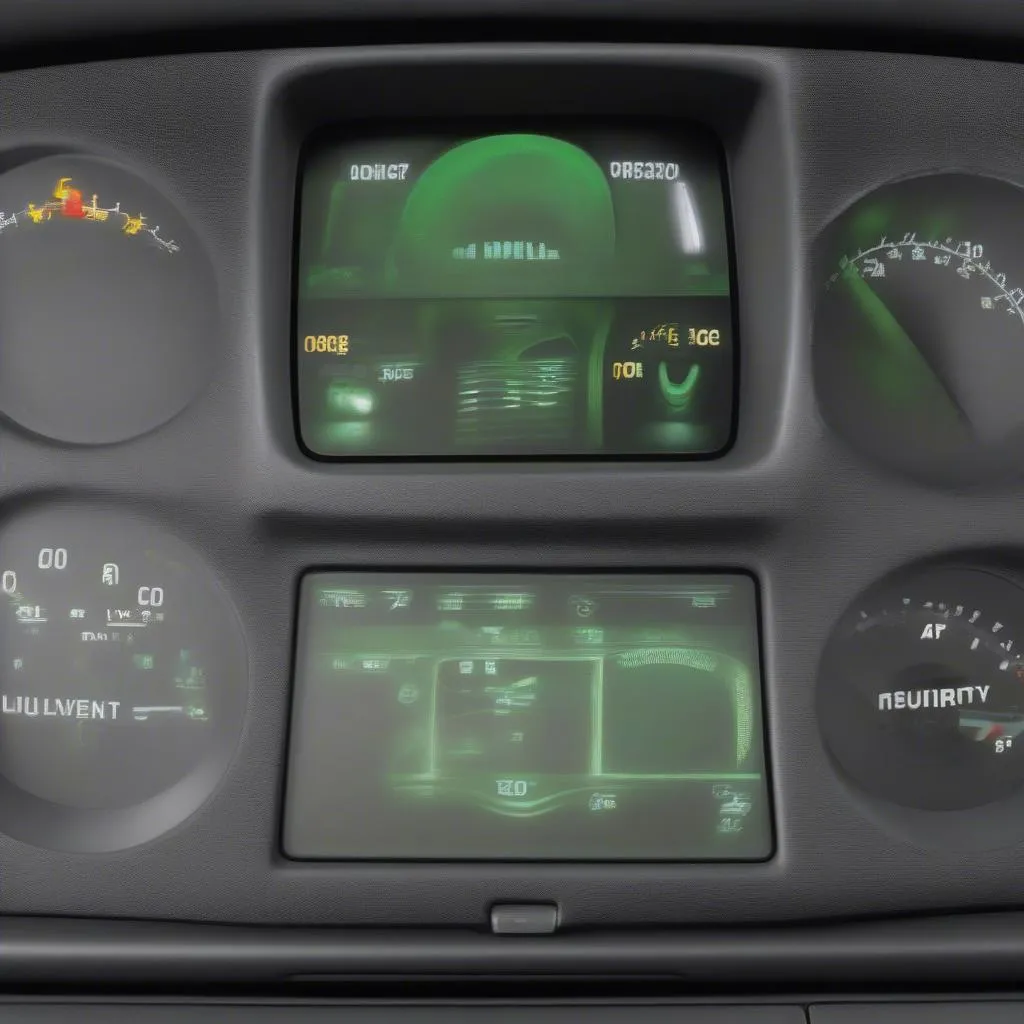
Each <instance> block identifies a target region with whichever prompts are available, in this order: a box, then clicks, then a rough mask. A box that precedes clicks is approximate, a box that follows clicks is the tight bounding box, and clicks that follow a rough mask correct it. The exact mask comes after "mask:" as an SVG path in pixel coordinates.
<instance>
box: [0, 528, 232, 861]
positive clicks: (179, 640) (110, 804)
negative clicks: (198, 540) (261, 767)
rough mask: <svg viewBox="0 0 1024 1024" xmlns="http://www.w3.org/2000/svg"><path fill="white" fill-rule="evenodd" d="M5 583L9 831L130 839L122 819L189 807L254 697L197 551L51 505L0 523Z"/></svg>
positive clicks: (142, 822)
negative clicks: (248, 694)
mask: <svg viewBox="0 0 1024 1024" xmlns="http://www.w3.org/2000/svg"><path fill="white" fill-rule="evenodd" d="M0 591H2V593H0V598H2V600H0V654H2V661H0V712H2V713H0V829H2V830H4V831H9V832H11V833H12V834H14V835H17V836H19V837H22V836H23V837H25V838H27V839H29V840H30V841H36V842H40V843H41V845H54V846H58V847H65V846H66V847H70V848H78V847H84V848H92V847H93V846H94V845H95V844H97V843H99V844H106V843H108V842H109V843H112V844H113V845H114V846H119V845H130V841H129V842H123V841H122V840H120V839H118V838H117V835H118V833H119V831H121V832H122V835H131V836H132V837H133V839H132V840H131V841H139V839H140V838H142V839H144V838H148V836H147V835H146V833H147V832H148V831H152V829H153V828H156V830H157V831H163V830H164V829H165V828H168V827H170V826H171V825H173V824H175V823H176V820H180V818H181V817H184V816H185V815H187V814H188V813H190V812H191V811H192V810H194V809H195V807H196V806H198V803H199V802H201V800H202V799H204V798H205V797H206V796H207V795H208V794H209V789H210V786H211V783H212V782H215V781H216V778H217V777H218V776H219V772H220V769H222V767H223V765H224V764H225V763H226V758H227V757H228V756H230V753H231V751H232V749H233V746H234V743H233V740H234V737H235V736H236V735H237V730H238V726H239V723H240V717H241V709H242V708H243V706H244V695H245V655H244V651H243V648H242V644H241V639H240V636H239V627H238V624H237V620H236V617H235V614H234V612H233V610H232V608H231V607H230V605H229V604H228V602H227V599H226V597H225V596H224V594H223V593H222V592H221V590H220V588H219V587H218V585H217V584H216V582H215V581H214V580H213V579H212V578H211V576H210V573H209V571H208V570H207V569H206V568H205V567H204V566H203V564H202V563H201V562H200V560H199V559H198V558H197V557H196V556H195V555H194V554H193V553H192V552H191V551H189V550H188V549H187V548H186V547H185V546H184V545H182V544H181V543H180V542H179V541H177V540H175V539H174V538H172V537H170V536H168V535H166V534H163V533H160V532H158V531H156V530H153V529H150V528H147V527H143V526H140V525H138V524H136V523H135V522H133V521H129V522H122V521H119V520H117V519H112V518H110V517H107V516H104V515H100V514H98V513H95V512H71V511H67V512H64V511H62V512H58V513H46V514H43V515H40V516H37V517H31V518H28V519H26V520H23V521H21V522H19V523H17V524H15V525H14V526H12V527H10V528H9V529H8V530H7V531H6V532H5V533H3V535H2V536H0ZM168 794H171V797H170V799H169V803H167V804H166V806H165V807H164V812H163V813H166V814H168V815H170V817H169V818H167V817H163V818H162V816H161V813H157V803H158V802H159V801H161V800H162V799H163V798H165V797H167V795H168ZM136 814H137V817H135V818H134V820H133V817H132V816H133V815H136ZM118 822H120V823H121V824H122V825H124V826H125V827H126V828H127V832H125V831H124V830H123V829H120V830H119V828H118V827H117V823H118ZM147 822H148V824H146V823H147ZM136 828H137V829H138V831H137V832H136V831H134V829H136Z"/></svg>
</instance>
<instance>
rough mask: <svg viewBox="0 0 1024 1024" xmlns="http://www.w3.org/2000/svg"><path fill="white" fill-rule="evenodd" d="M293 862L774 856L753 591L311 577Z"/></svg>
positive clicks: (514, 578)
mask: <svg viewBox="0 0 1024 1024" xmlns="http://www.w3.org/2000/svg"><path fill="white" fill-rule="evenodd" d="M284 847H285V852H286V853H287V854H288V855H289V856H291V857H294V858H300V859H302V858H306V859H336V860H343V859H360V860H372V859H380V860H383V859H387V860H677V861H678V860H761V859H764V858H766V857H767V856H769V855H770V853H771V850H772V830H771V814H770V806H769V797H768V786H767V778H766V770H765V762H764V744H763V726H762V719H761V681H760V671H759V657H758V648H757V613H756V596H755V588H754V584H753V581H752V580H750V579H749V578H748V577H745V576H704V575H700V576H697V575H692V576H683V577H669V576H647V577H641V576H623V575H601V576H598V575H572V576H555V575H533V576H523V575H507V574H501V575H497V574H477V573H473V574H469V573H463V574H457V575H455V574H444V575H442V574H424V573H407V574H395V575H393V576H392V575H387V576H385V575H383V574H379V573H374V574H369V573H361V574H360V573H315V574H312V575H309V576H307V577H306V579H305V581H304V583H303V587H302V597H301V606H300V614H299V629H298V648H297V659H296V678H295V698H294V709H293V715H292V736H291V754H290V763H289V773H288V788H287V799H286V805H285V825H284Z"/></svg>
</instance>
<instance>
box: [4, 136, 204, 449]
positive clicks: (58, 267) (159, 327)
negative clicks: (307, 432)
mask: <svg viewBox="0 0 1024 1024" xmlns="http://www.w3.org/2000/svg"><path fill="white" fill-rule="evenodd" d="M212 282H213V273H212V269H211V266H210V263H209V260H208V259H207V257H206V255H205V253H204V251H203V247H202V244H201V243H200V241H199V239H198V237H197V236H196V234H195V233H194V232H193V231H192V230H191V229H190V227H189V226H188V224H187V223H186V222H185V219H184V217H183V216H182V214H181V213H180V212H179V211H178V210H177V209H175V207H174V206H173V205H172V203H171V202H170V201H169V200H168V199H167V198H165V197H164V196H163V195H162V194H161V193H160V192H159V191H158V190H157V189H156V188H154V186H153V185H151V184H149V183H148V182H146V181H144V180H143V179H141V178H140V177H138V176H137V175H135V174H133V173H131V172H130V171H127V170H125V169H124V168H122V167H120V166H118V165H117V164H113V163H111V162H109V161H106V160H99V159H95V158H92V157H87V156H60V157H57V156H52V157H46V158H45V159H42V160H36V161H33V162H30V163H27V164H23V165H21V166H19V167H16V168H14V169H12V170H10V171H7V172H6V173H4V174H3V175H0V413H3V414H5V415H6V416H8V417H9V418H10V419H12V420H14V421H15V422H16V423H19V424H20V425H21V426H23V427H25V428H26V429H27V430H30V431H32V432H33V433H36V434H40V435H43V436H45V437H48V438H51V439H54V440H57V441H64V442H72V443H75V444H104V443H110V442H116V441H124V440H127V439H128V438H132V437H136V436H137V435H139V434H142V433H145V432H147V431H149V430H152V429H153V428H155V427H158V426H160V425H161V424H163V423H166V422H167V421H168V420H169V419H171V418H172V417H173V416H175V415H177V414H178V413H179V412H181V410H182V409H184V408H185V406H186V405H188V403H189V402H190V401H191V400H192V399H193V398H194V397H195V396H196V395H197V394H198V393H199V391H200V389H201V388H202V387H203V386H204V385H205V384H206V382H207V380H208V378H209V373H210V365H211V362H210V355H211V352H212V350H213V342H214V333H215V330H216V315H217V298H216V293H215V291H214V287H213V284H212Z"/></svg>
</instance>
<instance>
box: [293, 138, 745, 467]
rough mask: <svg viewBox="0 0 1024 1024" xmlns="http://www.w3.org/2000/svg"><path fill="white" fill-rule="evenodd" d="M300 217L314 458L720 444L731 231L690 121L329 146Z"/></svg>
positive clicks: (727, 360) (666, 450)
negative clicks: (661, 129)
mask: <svg viewBox="0 0 1024 1024" xmlns="http://www.w3.org/2000/svg"><path fill="white" fill-rule="evenodd" d="M299 233H300V239H299V264H298V281H297V303H296V337H295V349H296V366H297V375H298V403H299V409H298V411H299V425H300V431H301V436H302V441H303V443H304V445H305V447H306V448H307V449H308V450H309V451H310V452H311V453H313V454H315V455H320V456H326V457H336V458H358V457H386V456H390V457H400V456H407V457H414V456H426V457H441V458H450V457H460V456H461V457H482V456H487V457H501V456H534V457H536V456H588V455H589V456H597V455H602V454H608V455H615V454H618V455H634V456H649V455H675V456H685V455H712V454H716V453H719V452H721V451H723V450H724V449H725V448H726V447H728V444H729V442H730V439H731V436H732V425H733V392H734V361H735V360H734V350H733V348H734V336H733V319H732V305H731V299H730V248H729V241H728V231H727V228H726V215H725V197H724V188H723V171H722V161H721V155H720V151H719V148H718V145H717V142H716V140H715V139H713V138H712V137H710V136H709V135H707V134H705V133H704V132H703V131H700V130H697V129H696V128H693V129H689V130H679V129H674V130H673V131H672V133H671V135H668V134H653V133H650V132H638V131H628V132H623V131H586V130H576V131H569V132H564V133H563V132H557V133H543V134H531V133H527V132H511V133H505V134H494V135H477V136H472V137H467V136H465V135H463V136H455V135H434V136H423V135H413V136H408V137H387V138H373V139H364V140H361V141H346V142H343V143H334V144H329V145H321V146H320V147H319V148H315V149H313V150H312V151H311V154H310V156H309V157H308V159H307V160H306V164H305V170H304V175H303V183H302V190H301V215H300V228H299Z"/></svg>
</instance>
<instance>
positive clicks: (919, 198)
mask: <svg viewBox="0 0 1024 1024" xmlns="http://www.w3.org/2000/svg"><path fill="white" fill-rule="evenodd" d="M1022 217H1024V191H1022V190H1021V189H1018V188H1017V187H1015V186H1013V185H1009V184H1007V183H1005V182H1002V181H997V180H995V179H991V178H982V177H976V176H970V175H964V174H942V175H934V176H929V177H924V178H916V179H910V180H906V181H901V182H897V183H895V184H892V185H888V186H885V187H883V188H881V189H879V190H878V191H876V192H873V193H871V194H870V195H868V196H866V197H865V198H864V199H862V200H860V201H859V202H858V203H856V204H855V205H854V206H852V207H851V208H850V209H849V210H847V211H846V212H845V213H844V214H842V215H841V216H840V217H839V219H838V220H837V221H836V222H835V223H834V224H833V225H832V226H831V227H830V228H829V229H828V231H827V232H826V233H825V235H824V237H823V240H822V243H821V249H820V252H821V256H822V260H823V262H824V272H823V278H824V280H823V282H822V284H823V290H822V293H821V294H820V296H819V300H818V305H817V311H816V318H815V327H814V339H815V350H814V352H815V376H816V381H817V387H818V395H819V400H820V406H821V411H822V413H823V415H824V416H825V418H826V419H827V420H828V421H829V422H830V423H831V425H832V426H833V427H834V428H835V429H836V430H837V431H838V432H839V433H840V434H842V435H843V436H844V437H846V438H847V440H848V441H850V442H851V443H852V444H853V445H854V446H855V447H857V448H858V449H860V450H861V451H863V452H865V453H866V454H869V455H871V456H872V457H874V458H877V459H878V460H880V461H882V462H884V463H886V464H888V465H890V466H893V467H895V468H898V469H901V470H904V471H907V472H909V473H912V474H915V475H918V476H924V477H927V478H930V479H936V480H942V481H960V480H969V479H972V478H975V479H977V478H982V477H985V476H989V475H992V474H994V473H998V472H1003V471H1005V470H1006V469H1008V468H1013V467H1016V468H1020V466H1021V465H1022V464H1024V460H1022V459H1021V456H1020V450H1021V449H1020V445H1019V443H1020V440H1021V438H1022V436H1024V404H1022V403H1021V402H1020V387H1021V381H1022V380H1024V245H1022V243H1021V240H1020V236H1019V232H1018V231H1017V228H1016V225H1017V224H1019V223H1020V220H1021V218H1022Z"/></svg>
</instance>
